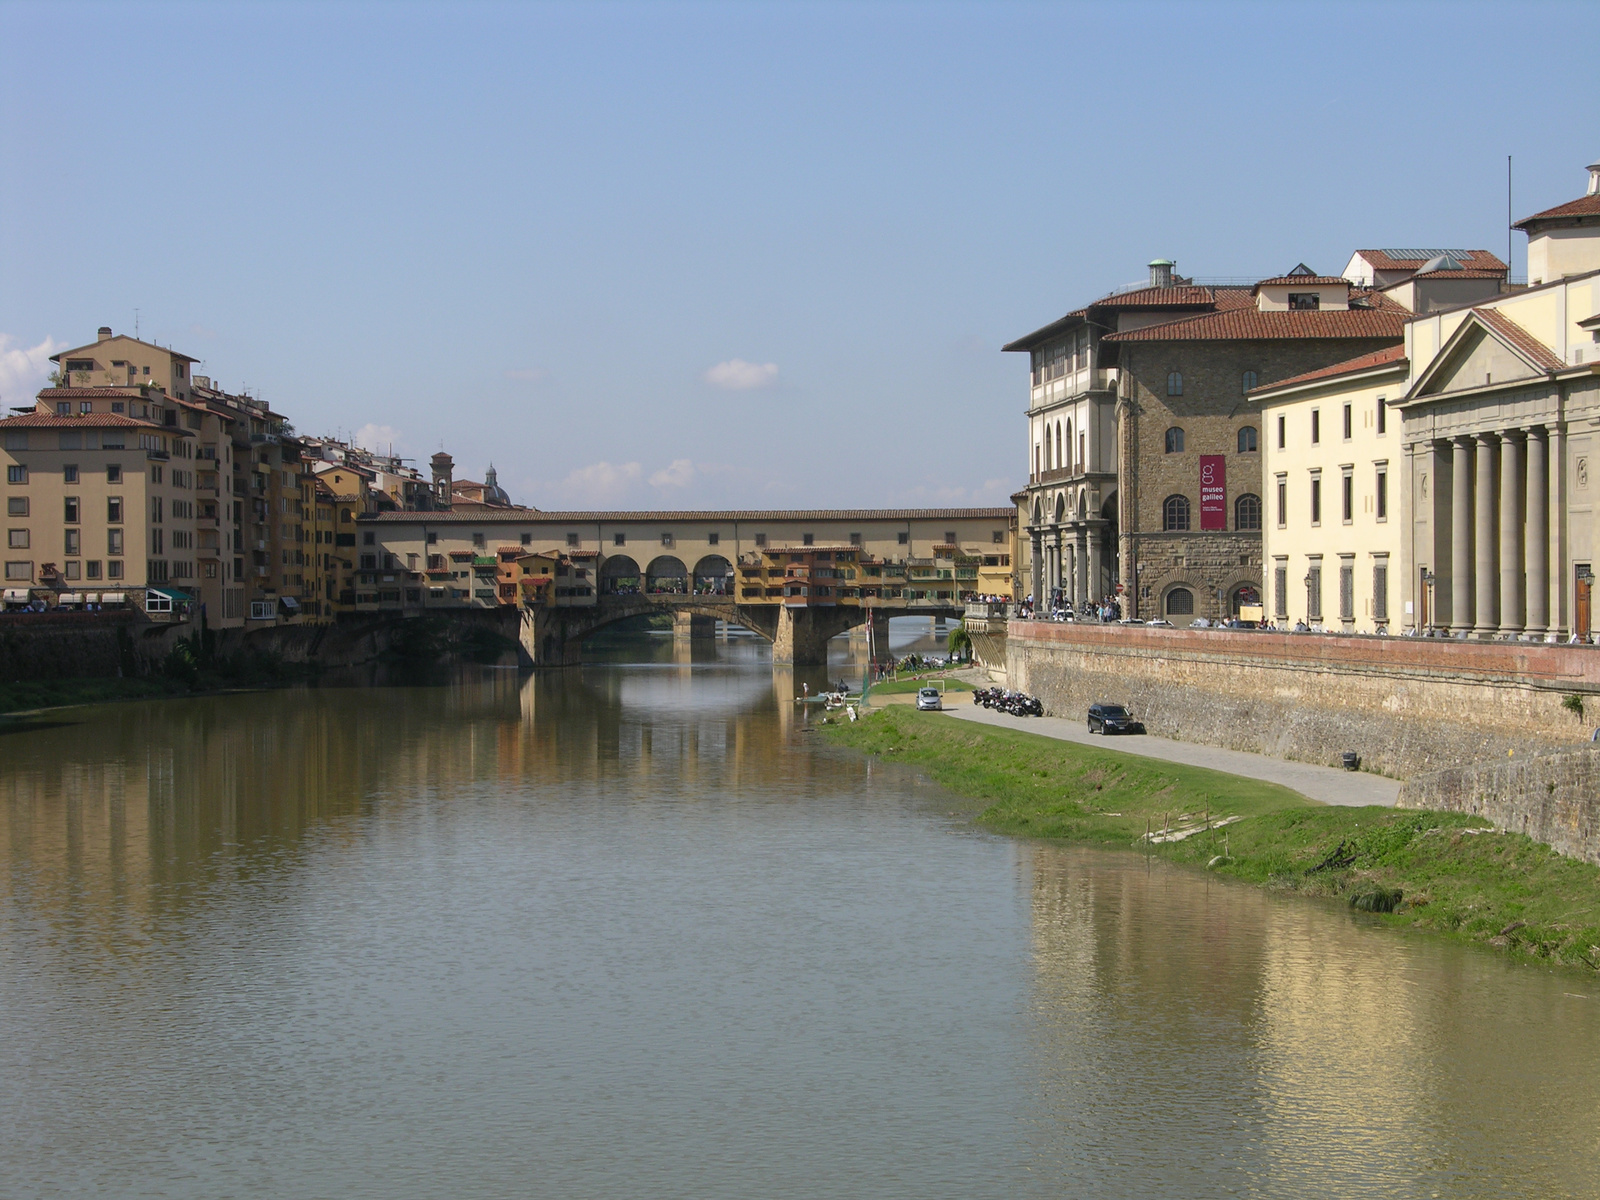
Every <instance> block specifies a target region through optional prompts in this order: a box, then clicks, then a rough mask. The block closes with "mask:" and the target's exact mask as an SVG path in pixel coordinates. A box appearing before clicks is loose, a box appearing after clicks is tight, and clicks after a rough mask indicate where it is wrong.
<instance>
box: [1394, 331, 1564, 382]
mask: <svg viewBox="0 0 1600 1200" xmlns="http://www.w3.org/2000/svg"><path fill="white" fill-rule="evenodd" d="M1542 375H1543V372H1541V371H1536V370H1535V369H1534V368H1532V367H1530V366H1529V365H1528V364H1527V362H1526V361H1525V360H1524V359H1523V358H1522V356H1521V355H1520V354H1518V353H1517V352H1516V351H1515V350H1513V349H1512V348H1511V347H1510V346H1509V345H1507V344H1506V343H1505V342H1503V341H1502V340H1501V339H1500V338H1499V337H1497V336H1496V335H1495V334H1494V333H1493V332H1492V331H1490V330H1489V329H1487V328H1485V327H1484V326H1482V325H1479V324H1476V323H1474V324H1473V325H1472V326H1471V327H1470V328H1467V329H1464V330H1463V331H1462V334H1461V337H1460V338H1459V339H1458V340H1457V341H1456V344H1455V345H1453V346H1447V347H1446V348H1445V350H1444V352H1443V353H1442V354H1441V355H1440V358H1439V361H1437V362H1436V363H1435V364H1434V365H1433V366H1432V367H1430V368H1429V369H1428V372H1427V378H1426V379H1424V380H1422V381H1421V383H1422V386H1421V387H1419V388H1418V389H1417V391H1416V393H1415V395H1417V396H1438V395H1443V394H1445V393H1448V392H1463V391H1467V390H1469V389H1472V388H1482V387H1492V386H1493V385H1495V384H1500V383H1515V382H1516V381H1518V380H1522V379H1537V378H1541V377H1542Z"/></svg>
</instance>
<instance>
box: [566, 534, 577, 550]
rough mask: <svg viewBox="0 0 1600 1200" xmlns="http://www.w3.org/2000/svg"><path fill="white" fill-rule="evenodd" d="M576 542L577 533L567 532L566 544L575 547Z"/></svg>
mask: <svg viewBox="0 0 1600 1200" xmlns="http://www.w3.org/2000/svg"><path fill="white" fill-rule="evenodd" d="M577 544H578V535H577V534H575V533H569V534H567V545H568V546H574V547H575V546H577Z"/></svg>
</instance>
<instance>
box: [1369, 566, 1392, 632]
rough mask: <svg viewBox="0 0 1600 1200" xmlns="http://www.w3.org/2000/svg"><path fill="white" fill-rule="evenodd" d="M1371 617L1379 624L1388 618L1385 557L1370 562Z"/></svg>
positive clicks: (1387, 574) (1387, 570)
mask: <svg viewBox="0 0 1600 1200" xmlns="http://www.w3.org/2000/svg"><path fill="white" fill-rule="evenodd" d="M1372 619H1373V620H1374V621H1377V622H1379V623H1380V624H1381V623H1382V622H1385V621H1387V620H1388V619H1389V560H1388V559H1386V558H1380V559H1378V560H1377V561H1376V562H1374V563H1373V564H1372Z"/></svg>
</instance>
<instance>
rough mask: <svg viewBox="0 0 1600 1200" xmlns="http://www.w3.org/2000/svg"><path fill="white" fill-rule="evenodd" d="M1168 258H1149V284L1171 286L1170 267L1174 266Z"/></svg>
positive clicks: (1160, 286) (1161, 286)
mask: <svg viewBox="0 0 1600 1200" xmlns="http://www.w3.org/2000/svg"><path fill="white" fill-rule="evenodd" d="M1176 265H1177V264H1175V263H1174V262H1173V261H1172V260H1171V259H1170V258H1152V259H1151V260H1150V286H1151V287H1158V288H1169V287H1171V286H1172V268H1173V267H1174V266H1176Z"/></svg>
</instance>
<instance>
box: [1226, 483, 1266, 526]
mask: <svg viewBox="0 0 1600 1200" xmlns="http://www.w3.org/2000/svg"><path fill="white" fill-rule="evenodd" d="M1233 527H1234V528H1235V529H1239V530H1252V529H1254V530H1259V529H1260V528H1261V497H1260V496H1256V495H1252V494H1251V493H1249V492H1246V493H1245V494H1244V495H1242V496H1240V497H1239V498H1238V499H1237V500H1235V501H1234V502H1233Z"/></svg>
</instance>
